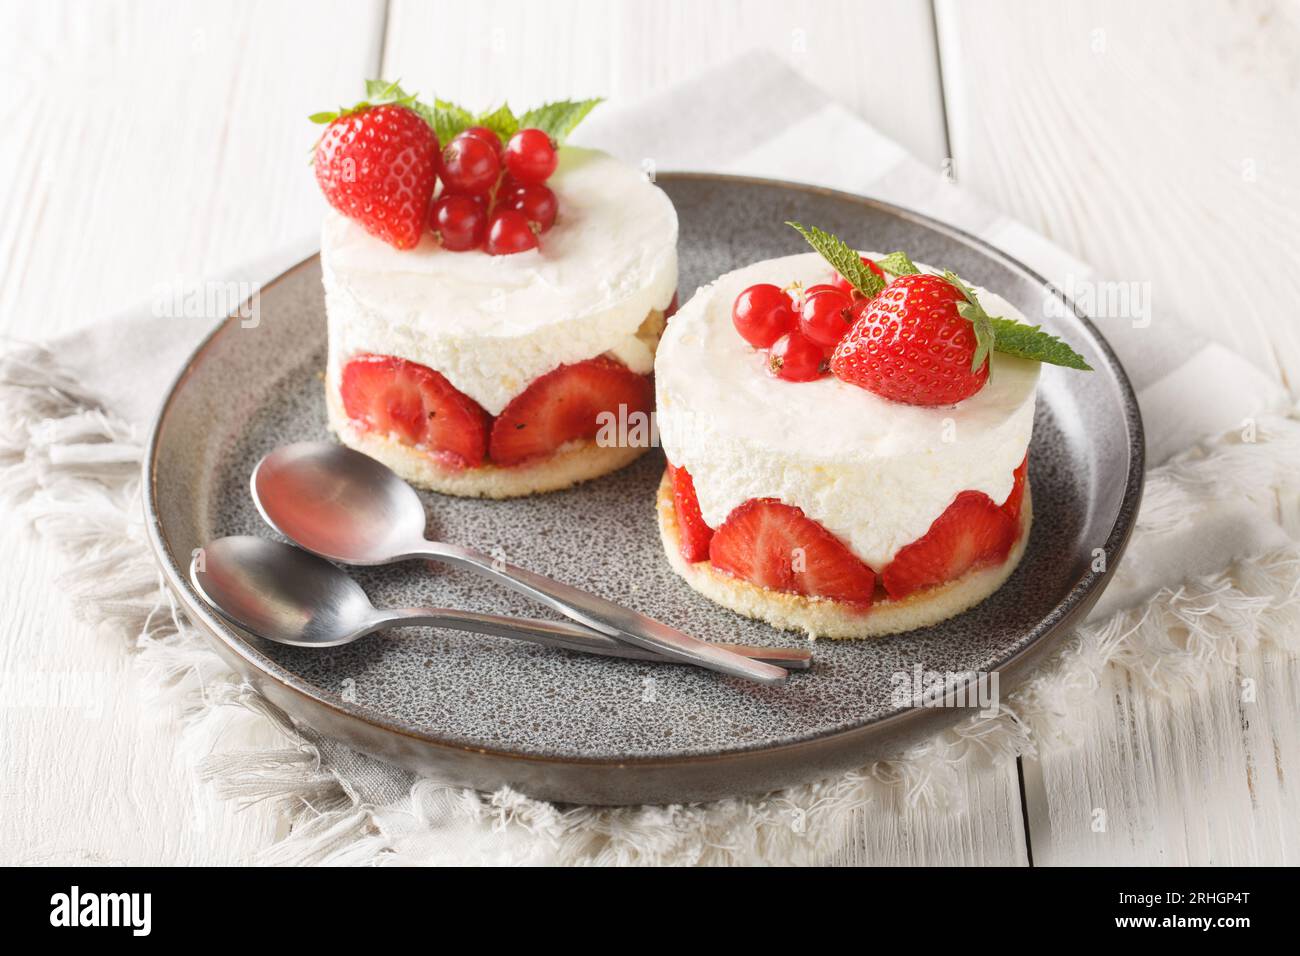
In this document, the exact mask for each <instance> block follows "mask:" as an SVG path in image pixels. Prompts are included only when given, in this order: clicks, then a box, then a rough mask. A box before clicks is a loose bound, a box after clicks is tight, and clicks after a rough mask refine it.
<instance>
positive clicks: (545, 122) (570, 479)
mask: <svg viewBox="0 0 1300 956" xmlns="http://www.w3.org/2000/svg"><path fill="white" fill-rule="evenodd" d="M380 87H382V89H381V88H380ZM370 92H371V94H372V96H373V97H374V100H373V101H371V102H367V103H364V104H359V105H358V107H355V108H354V109H353V110H352V111H345V112H344V114H342V115H338V114H322V115H321V116H320V118H319V121H322V122H328V123H329V124H330V125H329V127H328V128H327V130H326V132H325V135H324V136H323V137H322V139H321V142H320V143H319V144H318V146H317V151H316V158H315V165H316V173H317V179H318V181H319V182H320V185H321V188H322V191H323V192H324V193H325V196H326V198H327V199H328V200H329V202H330V204H331V206H333V207H334V208H333V209H332V210H330V211H329V212H327V214H326V217H325V221H324V226H323V229H322V237H321V271H322V276H323V281H324V287H325V311H326V315H327V322H328V335H329V352H328V359H327V366H326V374H325V386H326V399H327V407H328V415H329V423H330V427H331V428H332V429H333V431H334V432H335V433H336V434H337V435H338V436H339V438H340V439H341V440H342V441H343V443H344V444H346V445H348V446H350V447H352V448H355V449H357V450H359V451H362V452H364V453H366V454H368V455H370V456H372V457H374V458H376V459H378V460H380V461H382V462H384V463H385V464H386V465H388V466H389V467H391V468H393V469H394V470H395V471H396V472H397V473H398V474H400V475H402V477H404V478H406V479H407V480H409V481H411V482H413V483H414V484H416V485H418V486H420V487H423V488H427V489H430V490H434V491H439V492H443V493H448V494H456V495H465V496H481V497H492V498H505V497H514V496H520V495H528V494H533V493H537V492H544V491H551V490H555V489H559V488H564V487H567V486H569V485H572V484H575V483H577V482H580V481H584V480H587V479H591V478H595V477H598V476H600V475H604V474H606V473H608V472H611V471H613V470H615V469H618V468H621V467H623V466H624V465H626V464H628V463H629V462H630V461H632V460H633V459H635V458H636V457H637V456H639V455H641V454H642V453H644V452H645V450H646V449H647V448H648V447H649V446H650V444H651V441H650V440H649V428H648V427H643V428H638V427H637V426H638V424H644V425H645V426H648V424H649V421H650V413H651V410H652V407H653V400H654V387H653V379H652V377H651V375H652V372H653V368H654V356H655V351H656V348H657V346H658V342H659V337H660V335H661V334H662V331H663V328H664V324H665V318H666V316H667V315H668V314H670V313H671V311H672V306H673V303H674V301H675V295H676V286H677V252H676V245H677V216H676V213H675V211H674V209H673V206H672V203H671V202H670V201H669V200H668V198H667V196H665V195H664V193H663V192H662V191H661V190H660V189H658V188H657V187H656V186H654V185H653V184H652V183H650V182H648V181H647V180H646V179H645V177H644V176H643V175H642V174H641V173H640V171H639V170H637V169H635V168H633V167H630V166H628V165H626V164H624V163H622V162H619V161H617V160H615V159H613V158H612V157H610V156H608V155H606V154H604V153H601V152H598V151H595V150H588V149H577V148H572V147H561V146H560V143H561V142H562V141H563V138H564V136H565V135H566V134H567V133H568V132H569V131H570V130H571V129H572V128H573V126H574V125H575V124H576V122H577V121H578V120H579V119H581V118H582V116H583V115H585V113H586V111H588V110H590V108H591V107H592V106H593V105H595V102H594V101H586V102H582V103H574V102H565V103H559V104H548V105H547V106H544V107H540V108H539V109H537V110H533V111H530V112H529V113H526V114H524V115H523V116H521V117H517V118H516V117H514V116H513V114H510V113H509V110H508V109H505V108H502V110H497V111H494V112H492V113H490V114H485V115H481V116H478V117H473V116H471V114H469V113H468V112H466V111H464V110H460V109H459V108H457V107H453V106H450V105H449V104H445V103H441V102H439V103H438V104H437V106H435V107H429V106H426V105H424V104H422V103H420V102H419V101H417V100H414V99H413V98H411V97H407V96H406V95H405V94H404V93H402V91H401V90H400V89H397V88H396V87H395V86H392V85H388V86H384V85H383V84H373V89H372V90H371V91H370ZM503 111H504V112H503ZM440 144H441V145H442V146H443V147H445V148H440ZM358 171H362V172H364V175H363V174H362V172H358ZM367 177H369V179H370V181H365V182H362V180H366V178H367ZM642 435H643V436H645V440H636V436H642ZM629 436H630V437H629Z"/></svg>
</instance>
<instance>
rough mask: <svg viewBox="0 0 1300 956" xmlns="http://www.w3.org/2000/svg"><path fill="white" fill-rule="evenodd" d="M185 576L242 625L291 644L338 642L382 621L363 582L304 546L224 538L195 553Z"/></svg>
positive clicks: (273, 639) (327, 643)
mask: <svg viewBox="0 0 1300 956" xmlns="http://www.w3.org/2000/svg"><path fill="white" fill-rule="evenodd" d="M190 580H191V581H192V582H193V584H194V587H195V588H196V589H197V590H198V592H199V593H200V594H201V595H203V597H204V599H205V600H207V602H208V603H209V604H211V605H213V606H214V607H215V608H217V610H219V611H220V612H221V613H222V614H224V615H225V616H226V617H228V618H230V619H231V620H232V621H234V622H235V623H236V624H238V625H239V626H240V627H242V628H244V629H245V630H247V631H251V632H252V633H254V634H257V635H259V636H260V637H264V638H266V639H267V640H271V641H277V642H279V643H281V644H292V645H294V646H296V647H337V646H338V645H340V644H347V643H348V642H350V641H354V640H356V639H357V638H358V637H360V636H362V635H363V634H366V633H369V632H370V631H371V630H374V629H375V628H377V627H379V626H380V625H381V624H382V622H383V619H382V618H381V616H380V615H379V613H378V612H377V611H376V610H375V607H374V605H373V604H371V603H370V598H368V597H366V592H365V591H363V590H362V589H361V585H359V584H357V582H356V581H353V580H352V578H350V577H348V575H347V574H346V573H345V572H343V571H342V570H340V569H339V568H336V567H335V566H334V565H332V564H330V563H329V562H328V561H322V560H321V559H319V558H316V557H313V556H312V555H310V554H308V553H307V552H306V551H301V550H299V549H298V548H295V547H292V546H290V545H287V544H280V543H279V542H276V541H268V540H266V539H265V538H253V537H249V536H246V535H240V536H236V537H231V538H221V539H220V540H217V541H213V542H212V543H211V544H209V545H207V546H206V547H204V548H202V549H200V550H199V553H198V554H196V555H195V556H194V560H193V562H192V563H191V565H190Z"/></svg>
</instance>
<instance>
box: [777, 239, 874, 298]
mask: <svg viewBox="0 0 1300 956" xmlns="http://www.w3.org/2000/svg"><path fill="white" fill-rule="evenodd" d="M786 225H787V226H789V227H791V228H792V229H795V230H797V231H798V233H799V235H801V236H803V237H804V238H805V239H806V240H808V245H810V246H812V247H813V248H814V249H816V250H817V251H818V252H820V253H821V257H822V258H823V259H825V260H826V261H827V262H829V263H830V264H831V265H832V266H834V267H835V271H836V272H838V273H839V274H840V275H841V276H843V277H844V278H845V279H846V280H847V281H848V283H849V285H851V286H853V288H855V289H857V290H858V291H859V292H861V293H862V294H863V295H865V296H866V297H867V298H868V299H869V298H871V297H872V296H875V295H879V294H880V292H881V290H882V289H884V288H885V280H884V279H882V278H880V276H878V275H876V274H875V273H874V272H872V271H871V270H870V269H868V268H867V267H866V266H865V265H863V263H862V257H861V256H860V255H858V253H857V252H856V251H855V250H853V249H850V248H849V246H848V244H847V243H845V242H844V240H843V239H841V238H839V237H838V236H833V235H831V234H830V233H829V232H826V231H825V230H823V229H818V228H817V227H816V226H812V227H805V226H803V225H802V224H800V223H797V222H787V223H786Z"/></svg>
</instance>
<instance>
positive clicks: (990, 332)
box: [943, 272, 1092, 372]
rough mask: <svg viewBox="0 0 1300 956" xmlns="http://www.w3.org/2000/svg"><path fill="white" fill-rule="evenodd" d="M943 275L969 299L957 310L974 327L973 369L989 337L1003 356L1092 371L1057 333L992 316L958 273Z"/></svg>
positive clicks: (978, 361) (977, 363) (980, 360)
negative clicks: (1053, 333) (958, 276)
mask: <svg viewBox="0 0 1300 956" xmlns="http://www.w3.org/2000/svg"><path fill="white" fill-rule="evenodd" d="M943 277H944V278H945V279H947V280H948V281H949V282H950V283H952V285H953V287H954V288H955V289H956V290H957V291H958V292H960V293H961V294H962V297H963V298H965V300H966V301H965V302H963V303H961V304H960V305H958V306H957V313H958V314H959V315H960V316H961V317H962V318H964V319H966V320H968V321H969V322H970V323H971V324H972V325H974V326H975V343H976V345H975V359H974V362H973V363H972V364H971V369H972V371H973V370H975V369H978V368H979V367H980V363H981V362H982V361H983V360H984V357H985V356H987V355H988V351H989V349H988V348H985V346H984V343H985V341H986V340H987V342H988V346H989V348H991V349H992V350H993V351H995V352H1001V353H1002V354H1003V355H1014V356H1016V357H1017V358H1023V359H1033V360H1034V361H1035V362H1046V363H1047V364H1049V365H1060V366H1063V367H1065V368H1074V369H1078V370H1079V371H1081V372H1091V371H1092V366H1091V365H1089V364H1088V363H1087V362H1085V361H1084V360H1083V356H1082V355H1080V354H1079V353H1078V352H1076V351H1075V350H1074V349H1072V348H1070V346H1068V345H1067V344H1065V343H1064V342H1062V341H1061V340H1060V339H1058V338H1057V337H1056V336H1055V335H1052V334H1051V333H1050V332H1044V331H1043V330H1042V328H1041V327H1040V326H1037V325H1027V324H1025V323H1024V322H1017V321H1016V320H1015V319H1004V318H1001V317H999V316H990V315H989V314H988V313H987V312H985V311H984V306H982V305H980V302H979V299H977V298H975V292H974V290H972V289H971V288H970V286H968V285H966V283H964V282H962V281H961V279H959V278H957V276H956V274H955V273H952V272H945V273H944V274H943Z"/></svg>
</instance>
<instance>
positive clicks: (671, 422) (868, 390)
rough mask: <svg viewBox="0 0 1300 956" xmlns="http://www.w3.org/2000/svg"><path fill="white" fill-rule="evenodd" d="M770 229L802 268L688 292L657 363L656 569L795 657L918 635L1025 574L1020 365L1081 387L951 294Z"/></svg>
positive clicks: (1060, 356) (1078, 362)
mask: <svg viewBox="0 0 1300 956" xmlns="http://www.w3.org/2000/svg"><path fill="white" fill-rule="evenodd" d="M789 225H791V226H794V227H795V228H796V229H798V230H799V232H800V233H801V234H802V235H803V236H804V237H805V239H807V240H808V242H809V244H810V245H812V246H813V248H814V249H816V250H817V251H816V252H814V253H807V254H804V255H794V256H787V257H785V258H780V259H771V260H767V261H765V262H759V263H756V264H754V265H751V266H748V267H746V268H744V269H740V270H737V271H735V272H732V273H729V274H727V275H724V276H722V277H721V278H719V279H718V280H716V281H715V282H714V283H713V284H711V285H709V286H707V287H705V288H702V289H700V290H699V291H698V292H697V293H696V294H695V296H694V297H693V298H692V299H691V300H690V301H689V302H688V303H686V305H685V306H683V307H682V309H681V311H680V312H679V313H678V314H677V316H676V317H675V318H674V319H673V321H672V323H671V325H670V326H669V329H668V332H667V333H666V334H665V336H664V340H663V342H662V344H661V347H660V349H659V355H658V357H657V359H656V361H655V381H656V392H657V401H658V413H657V414H658V426H659V433H660V440H661V442H662V445H663V448H664V452H665V454H666V456H667V458H668V462H669V464H668V468H667V471H666V473H665V475H664V478H663V481H662V482H661V485H660V489H659V500H658V515H659V527H660V532H661V536H662V538H663V543H664V548H665V551H666V553H667V555H668V559H669V561H670V562H671V564H672V566H673V568H674V569H675V570H676V571H677V572H678V573H679V574H680V575H681V576H682V577H684V578H685V579H686V581H687V582H688V583H689V584H690V585H691V586H692V587H694V588H695V589H696V590H697V591H699V592H700V593H702V594H704V595H705V596H707V597H709V598H711V599H712V600H714V601H716V602H717V603H719V604H722V605H724V606H725V607H728V608H731V609H732V610H734V611H737V612H738V613H740V614H744V615H747V616H749V617H754V618H759V619H762V620H765V621H767V622H769V623H770V624H772V625H774V626H776V627H781V628H788V629H795V630H802V631H805V632H806V633H807V634H809V635H810V636H812V637H837V638H838V637H871V636H876V635H883V634H891V633H897V632H899V631H905V630H911V629H913V628H917V627H925V626H928V625H931V624H935V623H938V622H939V621H942V620H944V619H946V618H949V617H952V616H953V615H955V614H958V613H960V612H961V611H964V610H966V609H967V608H970V607H972V606H973V605H975V604H977V603H979V602H980V601H982V600H984V598H986V597H987V596H988V595H990V594H991V593H993V591H995V590H996V589H997V588H998V587H1000V586H1001V585H1002V584H1003V582H1005V581H1006V579H1007V578H1008V577H1009V576H1010V574H1011V572H1012V571H1014V570H1015V568H1016V565H1017V564H1018V563H1019V561H1020V558H1021V556H1022V555H1023V554H1024V550H1025V545H1026V542H1027V540H1028V537H1029V529H1030V526H1031V523H1032V520H1033V500H1032V495H1031V493H1030V482H1029V470H1030V464H1029V443H1030V437H1031V433H1032V431H1033V424H1034V402H1035V391H1036V388H1037V385H1038V377H1039V369H1040V363H1043V362H1047V363H1051V364H1055V365H1061V366H1064V367H1068V368H1073V369H1079V370H1084V371H1086V370H1089V367H1088V365H1087V363H1086V362H1084V360H1083V358H1082V357H1080V356H1079V355H1078V354H1077V353H1075V352H1074V350H1073V349H1071V348H1070V347H1069V346H1068V345H1066V344H1065V343H1064V342H1062V341H1060V340H1059V339H1057V338H1056V337H1054V336H1052V335H1050V334H1048V333H1047V332H1044V331H1043V330H1042V329H1040V328H1038V327H1037V326H1033V325H1029V324H1028V323H1026V322H1025V321H1024V320H1023V316H1021V315H1020V313H1019V312H1017V311H1016V309H1015V308H1014V307H1013V306H1012V305H1011V304H1010V303H1009V302H1007V301H1005V300H1004V299H1002V298H1001V297H999V296H997V295H995V294H993V293H991V292H989V291H987V290H984V289H978V288H975V287H972V286H971V285H968V284H967V283H965V282H964V281H962V279H960V278H959V277H958V276H956V275H954V274H953V273H952V272H948V271H939V270H935V269H931V268H929V267H924V266H918V265H916V264H914V263H913V262H912V261H911V259H910V258H909V257H908V256H907V255H906V254H905V253H903V252H894V253H890V254H888V255H878V254H876V253H861V252H859V251H856V250H853V249H850V247H848V246H847V245H846V244H845V243H843V242H842V241H841V240H839V239H838V238H837V237H835V236H833V235H830V234H829V233H826V232H824V231H822V230H820V229H816V228H813V229H806V228H804V227H803V226H801V225H799V224H798V223H790V224H789Z"/></svg>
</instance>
